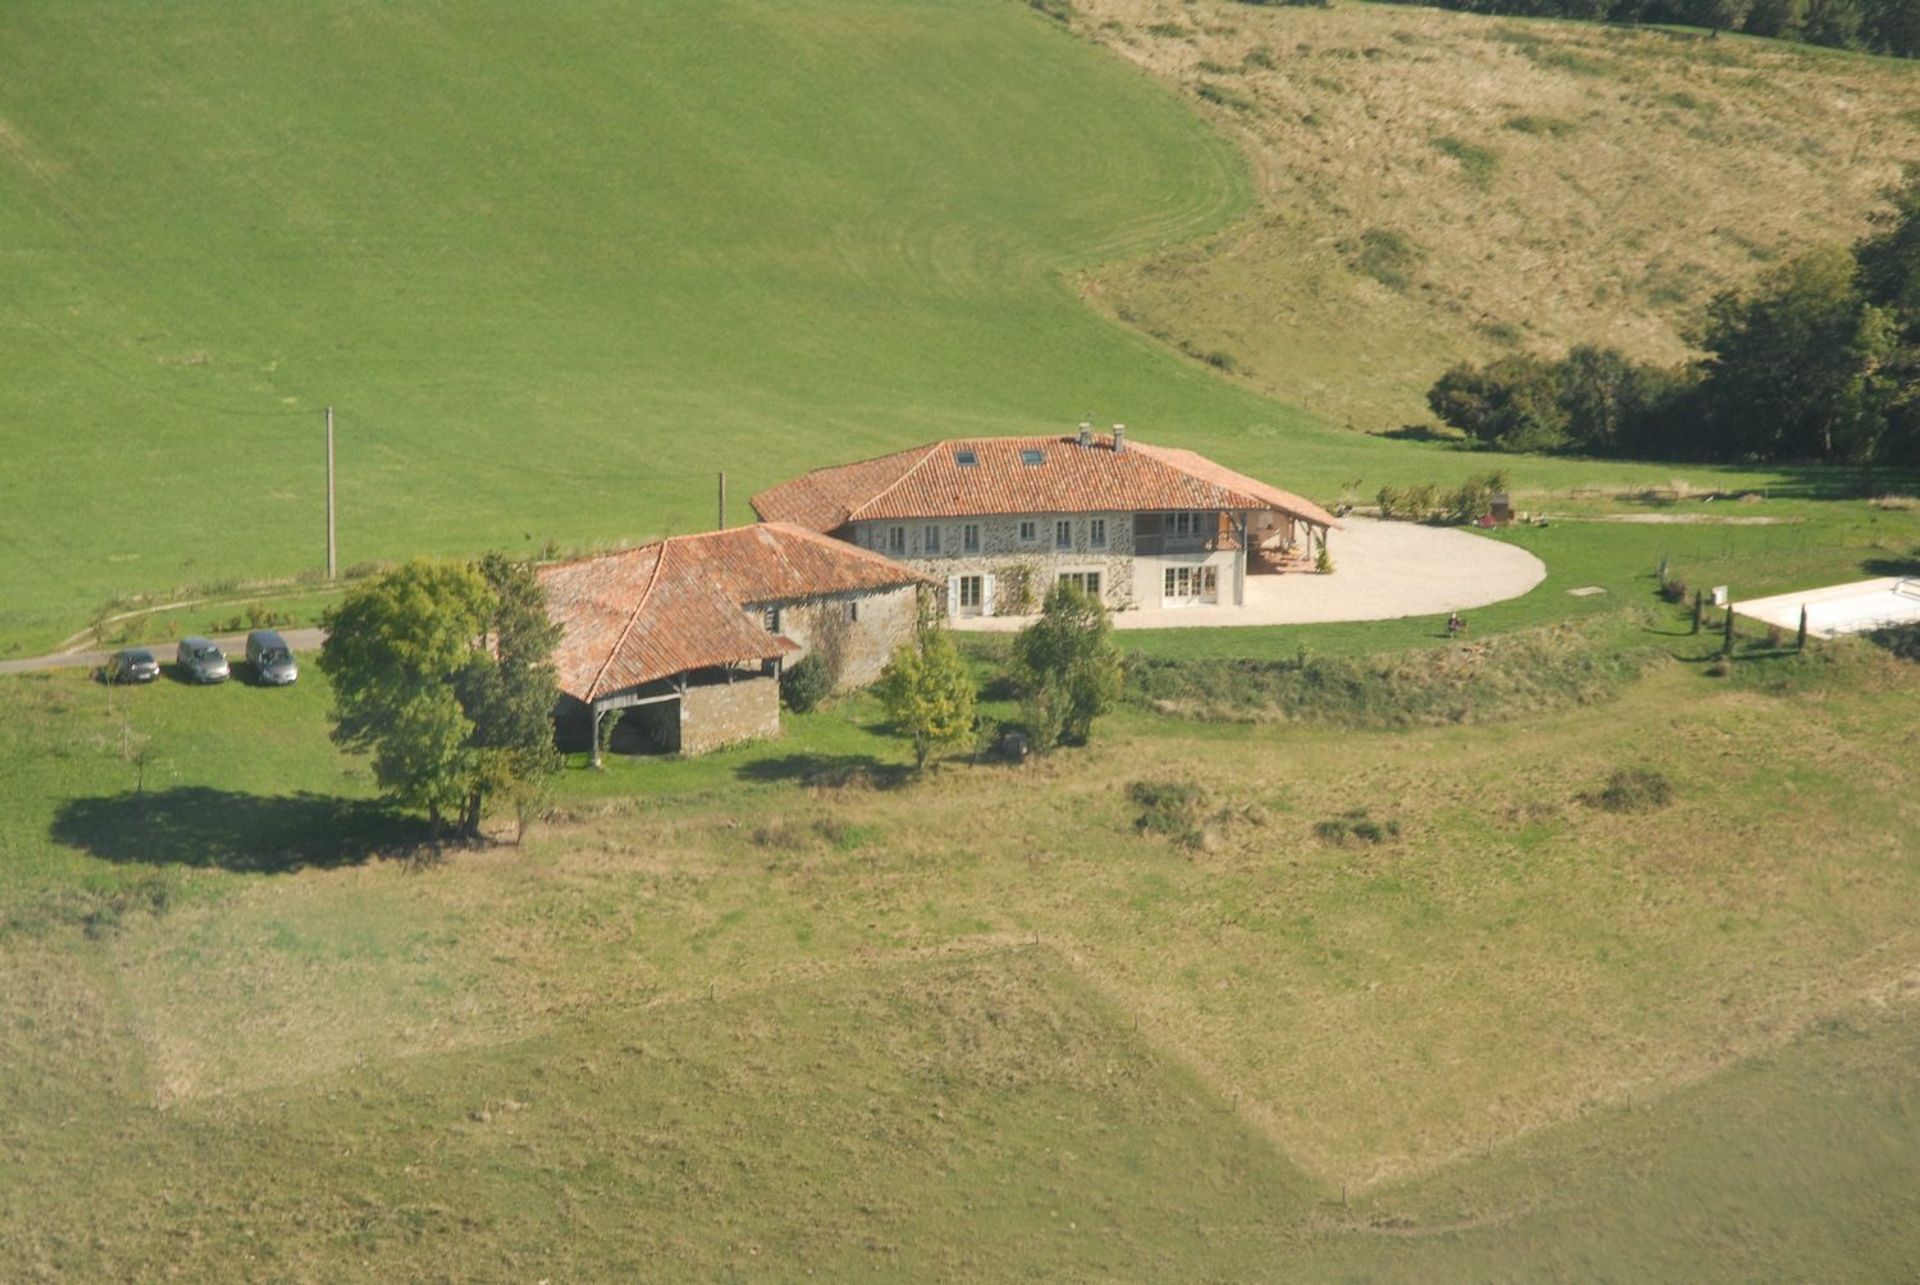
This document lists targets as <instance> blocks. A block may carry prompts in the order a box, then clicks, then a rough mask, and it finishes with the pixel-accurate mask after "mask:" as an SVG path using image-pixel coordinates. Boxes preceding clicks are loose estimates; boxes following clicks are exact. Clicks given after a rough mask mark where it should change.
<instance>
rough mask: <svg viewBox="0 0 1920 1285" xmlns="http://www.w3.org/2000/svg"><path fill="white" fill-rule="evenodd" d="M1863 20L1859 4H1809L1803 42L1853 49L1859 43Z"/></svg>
mask: <svg viewBox="0 0 1920 1285" xmlns="http://www.w3.org/2000/svg"><path fill="white" fill-rule="evenodd" d="M1864 18H1865V15H1864V14H1863V13H1862V12H1861V10H1860V0H1807V17H1806V21H1805V22H1803V23H1802V24H1801V38H1802V39H1804V40H1806V41H1807V42H1809V43H1810V44H1816V45H1831V46H1833V47H1834V48H1836V49H1852V48H1854V47H1855V46H1857V45H1858V44H1859V43H1860V26H1861V23H1862V21H1863V20H1864Z"/></svg>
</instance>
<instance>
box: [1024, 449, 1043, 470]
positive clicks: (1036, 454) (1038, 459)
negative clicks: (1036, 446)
mask: <svg viewBox="0 0 1920 1285" xmlns="http://www.w3.org/2000/svg"><path fill="white" fill-rule="evenodd" d="M1020 462H1021V463H1022V464H1024V465H1026V466H1027V467H1028V468H1039V467H1040V466H1041V465H1042V464H1045V463H1046V462H1047V457H1046V455H1045V454H1044V453H1043V452H1040V451H1036V450H1031V449H1029V450H1024V451H1021V452H1020Z"/></svg>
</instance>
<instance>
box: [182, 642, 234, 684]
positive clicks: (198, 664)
mask: <svg viewBox="0 0 1920 1285" xmlns="http://www.w3.org/2000/svg"><path fill="white" fill-rule="evenodd" d="M173 663H174V664H175V665H176V666H177V667H178V668H179V670H180V676H181V677H182V678H184V679H186V680H187V681H188V682H190V683H224V682H226V681H227V674H228V672H229V670H228V668H227V658H226V655H225V654H224V653H223V652H221V650H220V648H219V647H217V646H215V645H214V643H213V642H212V640H211V639H207V638H182V639H181V640H180V647H179V650H177V651H176V652H174V654H173Z"/></svg>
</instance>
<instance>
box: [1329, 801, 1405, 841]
mask: <svg viewBox="0 0 1920 1285" xmlns="http://www.w3.org/2000/svg"><path fill="white" fill-rule="evenodd" d="M1313 837H1314V838H1316V839H1318V840H1320V842H1322V843H1325V844H1330V845H1331V846H1333V847H1336V848H1349V847H1354V846H1356V845H1361V844H1364V845H1366V846H1368V847H1372V846H1374V845H1375V844H1381V843H1385V842H1386V841H1387V840H1389V839H1397V838H1399V837H1400V823H1399V822H1398V821H1376V820H1374V819H1373V818H1372V817H1371V816H1369V815H1367V809H1365V808H1351V809H1349V810H1347V811H1346V812H1343V813H1341V814H1340V815H1339V816H1337V817H1329V818H1328V819H1327V820H1325V821H1320V822H1316V823H1315V824H1314V827H1313Z"/></svg>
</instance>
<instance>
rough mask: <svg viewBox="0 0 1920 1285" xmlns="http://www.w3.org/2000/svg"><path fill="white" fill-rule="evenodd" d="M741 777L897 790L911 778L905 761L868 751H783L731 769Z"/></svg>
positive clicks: (834, 787) (828, 786)
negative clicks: (891, 760)
mask: <svg viewBox="0 0 1920 1285" xmlns="http://www.w3.org/2000/svg"><path fill="white" fill-rule="evenodd" d="M734 775H735V776H737V777H739V778H740V779H741V780H743V781H759V782H762V783H767V784H772V783H776V782H786V783H788V784H793V785H803V786H808V787H811V788H819V789H830V790H843V789H848V788H861V789H869V790H897V789H899V788H900V787H901V786H903V785H905V784H906V783H907V782H908V781H909V780H911V779H912V778H913V768H912V767H910V766H908V765H907V764H905V763H883V762H881V761H880V760H879V759H877V758H875V757H874V756H873V755H871V754H817V753H807V754H783V755H781V756H780V757H779V758H770V759H755V760H753V761H752V762H751V763H742V764H741V765H740V766H739V767H737V768H735V769H734Z"/></svg>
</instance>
